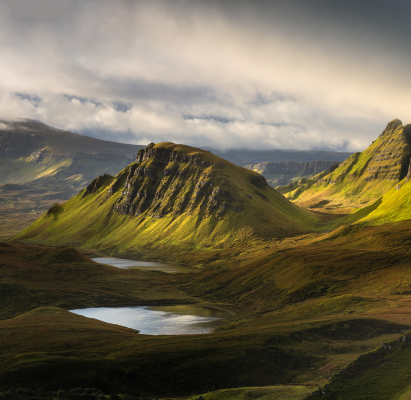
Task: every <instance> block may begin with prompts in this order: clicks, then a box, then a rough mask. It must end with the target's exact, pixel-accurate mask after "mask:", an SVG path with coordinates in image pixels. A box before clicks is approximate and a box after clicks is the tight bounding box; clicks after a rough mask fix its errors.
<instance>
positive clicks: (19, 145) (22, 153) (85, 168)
mask: <svg viewBox="0 0 411 400" xmlns="http://www.w3.org/2000/svg"><path fill="white" fill-rule="evenodd" d="M142 147H143V146H138V145H129V144H123V143H114V142H107V141H104V140H98V139H94V138H91V137H87V136H83V135H78V134H76V133H72V132H67V131H63V130H60V129H55V128H52V127H51V126H48V125H46V124H43V123H41V122H39V121H34V120H28V119H21V120H16V121H4V120H1V121H0V220H1V223H0V240H5V239H6V238H8V237H10V236H12V235H14V234H16V233H17V232H19V231H21V230H22V229H24V228H25V227H27V226H28V225H30V223H32V222H34V221H35V220H36V219H37V218H38V216H39V215H41V214H43V213H44V212H45V211H47V209H48V208H49V207H50V206H51V205H52V204H53V203H55V202H62V201H64V200H67V199H69V198H70V197H72V196H74V195H75V194H77V193H78V192H79V191H80V190H82V189H84V188H85V187H86V186H87V185H88V184H89V183H90V181H91V180H92V179H93V178H94V177H95V176H97V175H100V174H103V173H109V174H113V175H115V174H116V173H117V172H119V171H120V170H121V169H123V168H124V167H125V166H127V165H128V164H129V163H130V161H132V159H133V158H134V156H133V154H135V153H136V152H137V151H138V150H139V149H140V148H142Z"/></svg>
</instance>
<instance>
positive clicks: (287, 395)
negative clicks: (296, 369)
mask: <svg viewBox="0 0 411 400" xmlns="http://www.w3.org/2000/svg"><path fill="white" fill-rule="evenodd" d="M312 392H313V389H312V388H311V387H306V386H266V387H258V388H253V387H248V388H238V389H222V390H218V391H215V392H211V393H206V394H204V395H203V397H204V399H205V400H237V399H238V400H248V399H260V400H303V399H305V398H306V397H307V395H309V394H310V393H312ZM196 398H197V396H194V397H191V399H196Z"/></svg>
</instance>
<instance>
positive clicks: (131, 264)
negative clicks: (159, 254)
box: [92, 257, 198, 274]
mask: <svg viewBox="0 0 411 400" xmlns="http://www.w3.org/2000/svg"><path fill="white" fill-rule="evenodd" d="M92 260H93V261H95V262H98V263H100V264H108V265H112V266H113V267H117V268H127V269H142V270H146V271H162V272H167V273H169V274H184V273H189V272H198V269H197V268H193V267H184V266H182V265H176V264H165V263H159V262H150V261H134V260H126V259H123V258H113V257H99V258H92Z"/></svg>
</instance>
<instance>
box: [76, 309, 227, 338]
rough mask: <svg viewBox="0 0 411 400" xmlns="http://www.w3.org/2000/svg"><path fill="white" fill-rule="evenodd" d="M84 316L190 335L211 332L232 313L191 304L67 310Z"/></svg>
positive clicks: (151, 330)
mask: <svg viewBox="0 0 411 400" xmlns="http://www.w3.org/2000/svg"><path fill="white" fill-rule="evenodd" d="M70 311H71V312H73V313H75V314H78V315H83V316H85V317H88V318H95V319H98V320H100V321H104V322H109V323H110V324H116V325H122V326H126V327H127V328H132V329H137V330H139V331H140V333H141V334H144V335H194V334H205V333H210V332H213V331H214V329H216V328H217V327H218V326H220V325H223V324H224V322H225V320H226V319H229V318H232V317H233V315H232V314H230V313H229V312H228V311H222V310H217V309H215V308H208V307H200V306H193V305H179V306H142V307H119V308H112V307H109V308H108V307H99V308H85V309H79V310H70Z"/></svg>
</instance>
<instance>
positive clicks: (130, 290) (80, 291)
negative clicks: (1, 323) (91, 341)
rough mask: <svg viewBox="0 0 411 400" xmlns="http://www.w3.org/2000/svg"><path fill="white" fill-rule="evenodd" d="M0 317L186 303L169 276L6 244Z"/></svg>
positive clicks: (1, 256)
mask: <svg viewBox="0 0 411 400" xmlns="http://www.w3.org/2000/svg"><path fill="white" fill-rule="evenodd" d="M0 260H1V261H0V296H1V298H2V305H1V307H0V319H6V318H11V317H14V316H17V315H19V314H22V313H24V312H26V311H30V310H32V309H34V308H36V307H42V306H56V307H62V308H66V309H75V308H85V307H104V306H107V305H110V306H133V305H146V304H181V303H192V302H194V301H195V300H194V299H192V298H190V297H188V296H186V295H184V294H183V293H181V292H180V291H179V290H177V289H175V288H174V287H173V286H172V285H171V283H170V279H168V278H167V277H166V276H164V275H165V274H159V273H155V272H143V271H138V270H125V269H119V268H115V267H110V266H107V265H102V264H97V263H95V262H94V261H91V260H90V259H89V258H87V257H85V256H83V255H82V254H80V253H79V252H77V251H76V250H74V249H69V248H48V247H40V246H25V245H19V244H6V243H0Z"/></svg>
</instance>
